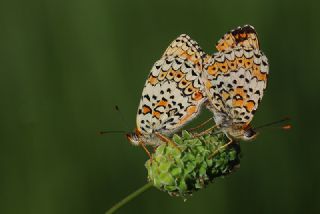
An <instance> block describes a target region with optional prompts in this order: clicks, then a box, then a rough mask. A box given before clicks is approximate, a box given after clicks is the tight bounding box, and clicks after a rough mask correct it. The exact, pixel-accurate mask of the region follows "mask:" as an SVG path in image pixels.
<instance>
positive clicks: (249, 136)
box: [227, 126, 258, 141]
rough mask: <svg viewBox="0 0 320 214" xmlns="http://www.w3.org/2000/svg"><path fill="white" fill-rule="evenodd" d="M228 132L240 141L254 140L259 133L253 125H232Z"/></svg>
mask: <svg viewBox="0 0 320 214" xmlns="http://www.w3.org/2000/svg"><path fill="white" fill-rule="evenodd" d="M227 134H228V135H229V136H230V137H231V138H233V139H236V140H240V141H251V140H254V139H255V138H256V137H257V135H258V133H257V132H256V131H255V130H254V129H253V128H252V127H251V126H247V127H245V128H243V127H232V128H230V129H229V130H228V131H227Z"/></svg>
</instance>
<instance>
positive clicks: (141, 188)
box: [105, 183, 152, 214]
mask: <svg viewBox="0 0 320 214" xmlns="http://www.w3.org/2000/svg"><path fill="white" fill-rule="evenodd" d="M150 187H152V183H147V184H145V185H144V186H142V187H140V188H139V189H137V190H136V191H134V192H133V193H131V194H130V195H128V196H127V197H125V198H124V199H122V200H121V201H119V202H118V203H116V204H115V205H113V206H112V207H111V208H110V209H109V210H108V211H107V212H106V213H105V214H111V213H114V212H115V211H117V210H118V209H119V208H121V207H122V206H124V205H126V204H127V203H128V202H130V201H131V200H132V199H134V198H136V197H137V196H139V195H140V194H142V193H143V192H145V191H146V190H148V189H150Z"/></svg>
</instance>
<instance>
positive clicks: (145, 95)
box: [137, 34, 206, 135]
mask: <svg viewBox="0 0 320 214" xmlns="http://www.w3.org/2000/svg"><path fill="white" fill-rule="evenodd" d="M204 55H205V54H204V52H203V51H202V50H201V48H200V47H199V45H198V44H197V43H196V42H195V41H193V40H192V39H191V38H190V37H189V36H187V35H185V34H183V35H181V36H179V37H178V38H177V39H176V40H174V41H173V42H172V43H171V44H170V46H169V47H168V48H167V50H166V51H165V53H164V54H163V56H162V58H161V59H160V60H158V61H157V62H156V63H155V64H154V66H153V67H152V69H151V72H150V74H149V76H148V79H147V81H146V83H145V86H144V89H143V91H142V97H141V100H140V105H139V108H138V114H137V128H138V130H139V131H140V132H141V133H142V134H144V135H146V134H151V133H154V132H159V133H172V132H174V131H175V130H177V129H179V128H181V127H182V126H183V125H185V124H186V123H187V122H188V121H190V120H191V119H192V118H194V117H195V116H196V115H197V114H198V113H199V111H200V105H201V104H202V103H203V101H204V100H205V99H206V97H205V95H204V87H203V83H202V79H201V74H202V68H203V56H204Z"/></svg>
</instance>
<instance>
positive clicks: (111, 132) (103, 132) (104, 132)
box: [98, 131, 127, 135]
mask: <svg viewBox="0 0 320 214" xmlns="http://www.w3.org/2000/svg"><path fill="white" fill-rule="evenodd" d="M98 133H99V134H100V135H103V134H114V133H127V132H126V131H99V132H98Z"/></svg>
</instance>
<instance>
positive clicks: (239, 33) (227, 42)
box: [216, 25, 259, 51]
mask: <svg viewBox="0 0 320 214" xmlns="http://www.w3.org/2000/svg"><path fill="white" fill-rule="evenodd" d="M237 46H241V47H244V48H252V49H259V41H258V36H257V32H256V31H255V29H254V27H253V26H251V25H244V26H243V27H237V28H236V29H233V30H231V31H229V32H228V33H226V34H225V35H224V36H223V37H222V38H221V39H220V40H219V41H218V42H217V44H216V48H217V50H218V51H227V50H229V49H232V48H235V47H237Z"/></svg>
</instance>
